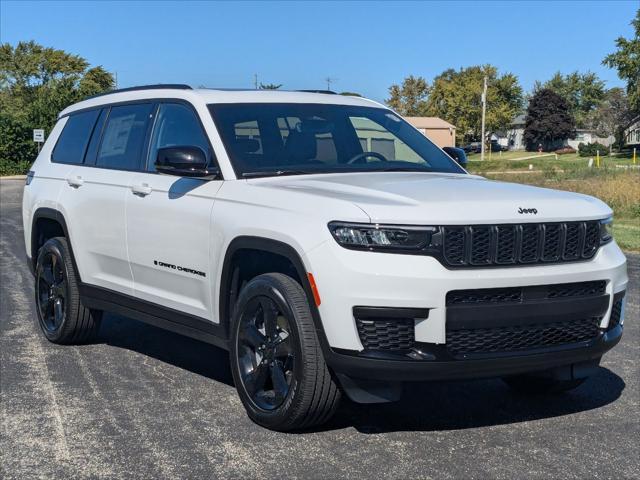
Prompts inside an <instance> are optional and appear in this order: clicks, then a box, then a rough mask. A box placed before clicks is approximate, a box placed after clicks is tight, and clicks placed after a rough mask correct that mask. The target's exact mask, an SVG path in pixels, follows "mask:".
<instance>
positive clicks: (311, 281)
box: [307, 273, 321, 307]
mask: <svg viewBox="0 0 640 480" xmlns="http://www.w3.org/2000/svg"><path fill="white" fill-rule="evenodd" d="M307 278H308V279H309V285H310V286H311V293H313V300H314V301H315V302H316V307H319V306H320V303H321V302H320V293H318V286H317V285H316V281H315V279H314V278H313V273H307Z"/></svg>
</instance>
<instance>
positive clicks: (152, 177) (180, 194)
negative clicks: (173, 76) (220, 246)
mask: <svg viewBox="0 0 640 480" xmlns="http://www.w3.org/2000/svg"><path fill="white" fill-rule="evenodd" d="M155 116H156V118H155V123H154V126H153V129H152V133H151V139H150V142H149V149H148V150H149V152H148V157H147V162H146V163H147V166H146V171H145V172H140V173H137V174H135V175H134V176H133V178H132V181H131V185H130V189H129V192H128V193H127V196H126V197H127V199H126V210H127V219H126V223H127V243H128V251H129V261H130V265H131V271H132V274H133V281H134V288H135V295H136V297H137V298H139V299H142V300H146V301H149V302H152V303H155V304H159V305H162V306H165V307H168V308H171V309H175V310H178V311H180V312H183V313H187V314H191V315H195V316H198V317H202V318H206V319H208V320H213V318H212V311H211V310H212V308H211V305H212V293H213V292H212V291H211V282H210V278H211V275H213V274H214V272H211V271H210V270H209V268H210V265H211V262H210V261H209V247H210V244H211V239H210V222H211V212H212V209H213V202H214V198H215V196H216V193H217V192H218V190H219V189H220V187H221V186H222V181H220V180H212V181H206V180H199V179H195V178H186V177H178V176H172V175H162V174H158V173H156V171H155V167H154V162H155V159H156V157H157V151H158V149H159V148H163V147H173V146H196V147H199V148H201V149H202V150H203V151H204V152H205V153H206V154H207V155H208V157H209V158H210V161H213V150H212V148H211V146H210V144H209V141H208V140H207V136H206V134H205V133H204V130H203V128H202V126H201V123H200V120H199V118H198V116H197V113H196V112H195V110H194V109H193V108H192V107H191V106H190V105H188V104H185V103H160V104H159V106H158V110H157V113H156V115H155Z"/></svg>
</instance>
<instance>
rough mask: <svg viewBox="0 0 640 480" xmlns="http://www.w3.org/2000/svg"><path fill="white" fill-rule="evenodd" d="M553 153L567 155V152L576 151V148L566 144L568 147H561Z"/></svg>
mask: <svg viewBox="0 0 640 480" xmlns="http://www.w3.org/2000/svg"><path fill="white" fill-rule="evenodd" d="M553 153H557V154H558V155H566V154H567V153H576V149H575V148H573V147H569V146H566V147H562V148H559V149H558V150H556V151H555V152H553Z"/></svg>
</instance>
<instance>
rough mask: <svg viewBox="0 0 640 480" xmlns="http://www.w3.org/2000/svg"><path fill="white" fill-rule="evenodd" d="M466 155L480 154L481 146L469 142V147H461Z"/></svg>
mask: <svg viewBox="0 0 640 480" xmlns="http://www.w3.org/2000/svg"><path fill="white" fill-rule="evenodd" d="M462 150H464V151H465V152H466V153H480V151H481V150H482V144H481V143H480V142H471V143H470V144H469V145H465V146H464V147H462Z"/></svg>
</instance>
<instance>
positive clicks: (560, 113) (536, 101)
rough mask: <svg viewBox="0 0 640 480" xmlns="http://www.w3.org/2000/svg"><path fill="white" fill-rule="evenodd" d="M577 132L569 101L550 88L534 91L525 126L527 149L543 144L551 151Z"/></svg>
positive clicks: (544, 147)
mask: <svg viewBox="0 0 640 480" xmlns="http://www.w3.org/2000/svg"><path fill="white" fill-rule="evenodd" d="M574 133H575V122H574V120H573V117H572V116H571V113H570V107H569V104H568V103H567V101H566V100H565V99H564V98H562V97H561V96H560V95H558V94H557V93H556V92H554V91H553V90H551V89H549V88H542V89H540V90H538V91H537V92H535V93H534V95H533V97H531V100H530V101H529V107H528V108H527V117H526V120H525V127H524V141H525V144H526V147H527V150H529V151H534V150H537V149H538V147H539V146H540V145H541V146H542V148H543V150H546V151H549V150H552V149H554V148H557V147H559V146H560V145H561V144H562V143H563V142H564V141H565V140H566V139H568V138H569V137H571V136H572V135H573V134H574Z"/></svg>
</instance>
